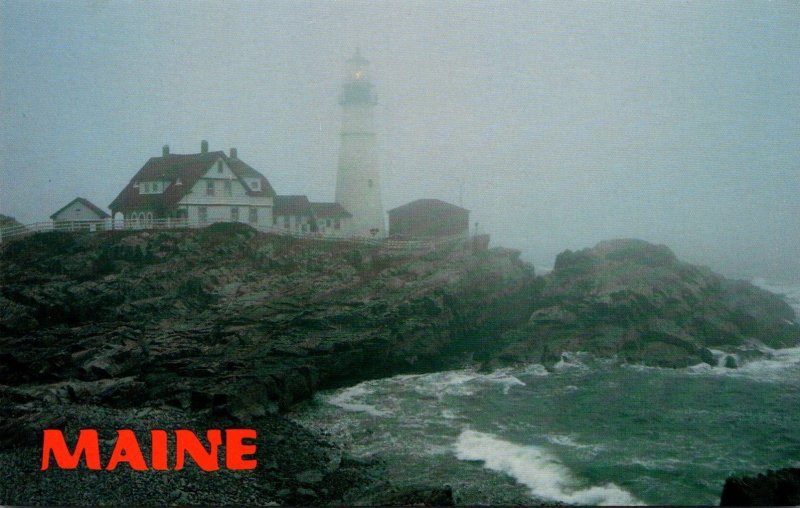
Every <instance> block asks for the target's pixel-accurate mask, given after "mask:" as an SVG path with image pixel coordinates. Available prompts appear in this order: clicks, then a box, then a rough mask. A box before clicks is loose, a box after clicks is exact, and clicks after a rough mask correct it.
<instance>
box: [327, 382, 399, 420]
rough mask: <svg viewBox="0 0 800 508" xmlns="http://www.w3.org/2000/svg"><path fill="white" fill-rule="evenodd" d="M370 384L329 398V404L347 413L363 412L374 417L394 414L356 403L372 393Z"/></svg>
mask: <svg viewBox="0 0 800 508" xmlns="http://www.w3.org/2000/svg"><path fill="white" fill-rule="evenodd" d="M368 383H369V382H367V383H360V384H357V385H355V386H352V387H350V388H346V389H344V390H342V391H340V392H338V393H336V394H334V395H332V396H331V397H329V398H328V399H327V402H328V403H330V404H333V405H334V406H338V407H340V408H342V409H344V410H346V411H353V412H363V413H368V414H371V415H373V416H389V415H390V414H392V413H391V412H390V411H385V410H383V409H378V408H376V407H375V406H373V405H371V404H365V403H363V402H357V401H356V400H357V399H359V398H363V397H364V396H366V395H369V394H371V393H372V390H370V388H369V386H368Z"/></svg>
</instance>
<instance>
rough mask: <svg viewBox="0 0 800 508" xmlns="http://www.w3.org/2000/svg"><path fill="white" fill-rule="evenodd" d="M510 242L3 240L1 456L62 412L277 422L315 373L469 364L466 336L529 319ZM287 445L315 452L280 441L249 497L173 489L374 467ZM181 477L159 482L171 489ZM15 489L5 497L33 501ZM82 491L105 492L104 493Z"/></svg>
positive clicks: (308, 489) (283, 491)
mask: <svg viewBox="0 0 800 508" xmlns="http://www.w3.org/2000/svg"><path fill="white" fill-rule="evenodd" d="M517 255H518V252H517V253H514V252H512V251H506V250H497V251H492V250H488V251H482V252H480V253H473V252H472V251H471V250H468V249H460V248H458V249H450V250H444V251H442V250H440V251H436V252H427V253H414V252H409V253H398V252H382V251H381V250H380V249H378V248H376V247H366V246H362V245H358V244H351V243H340V242H330V241H321V240H295V239H291V238H286V237H280V236H277V235H265V234H260V233H257V232H255V231H254V230H252V229H251V228H249V227H246V226H241V225H227V224H226V225H215V226H211V227H209V228H206V229H204V230H194V231H163V232H149V231H145V232H103V233H99V234H97V235H93V236H88V235H83V236H81V235H76V234H71V233H62V232H53V233H46V234H37V235H32V236H30V237H27V238H23V239H20V240H17V241H14V242H9V243H8V244H4V245H3V246H2V248H1V250H0V263H1V264H2V271H1V272H0V308H2V309H4V310H6V311H7V312H3V313H1V314H0V355H1V356H0V360H1V361H0V413H2V414H3V415H4V416H3V418H2V422H0V431H2V432H0V450H6V452H5V453H6V458H8V457H17V455H16V453H17V451H16V450H18V449H19V448H20V447H29V450H28V451H27V452H26V453H27V456H29V457H31V458H32V459H31V460H32V461H33V462H35V461H36V460H38V457H39V454H40V450H38V449H37V447H38V446H40V439H41V430H42V429H43V428H53V427H65V428H67V429H72V430H74V428H73V427H70V425H71V421H72V420H74V418H73V419H72V420H69V421H65V420H64V419H63V416H64V415H66V414H73V415H74V414H76V412H77V413H79V414H80V415H82V418H80V419H81V420H82V421H83V422H84V423H85V425H86V426H88V427H93V428H101V429H112V428H114V427H111V426H110V425H111V423H110V422H111V421H116V422H119V421H120V420H124V419H125V418H120V417H119V415H127V416H126V418H127V419H130V420H131V421H130V425H134V424H135V423H136V422H137V421H138V420H137V419H136V418H135V417H134V416H132V415H135V414H136V413H135V412H136V411H139V410H143V409H152V410H153V411H155V413H152V414H156V415H160V419H161V420H164V421H166V422H175V421H180V420H181V419H186V420H192V421H196V422H197V424H198V425H200V422H205V424H206V425H209V426H215V427H219V426H224V425H227V426H231V425H237V426H242V425H247V426H258V425H264V424H265V423H264V422H267V423H269V422H273V423H272V424H270V425H271V428H272V429H273V431H272V432H274V429H285V428H288V427H285V426H284V427H281V426H280V425H278V423H274V422H280V421H281V419H282V417H281V416H280V415H279V413H280V412H282V411H283V410H286V409H288V408H289V407H290V406H291V405H292V404H294V403H296V402H298V401H302V400H305V399H308V398H309V397H310V396H311V395H312V394H313V393H314V391H316V390H318V389H320V388H326V387H333V386H339V385H343V384H348V383H353V382H358V381H360V380H363V379H367V378H372V377H379V376H386V375H391V374H393V373H396V372H410V371H424V370H433V369H439V368H449V367H452V366H453V365H456V364H457V363H458V362H463V361H464V358H465V355H466V353H467V351H468V350H469V349H470V346H469V340H472V341H475V340H478V339H479V338H482V337H486V336H493V335H496V334H499V333H501V332H502V331H503V330H505V329H510V328H512V327H514V326H516V325H518V324H520V323H522V322H524V321H525V320H526V319H527V316H528V314H529V313H530V308H531V304H532V294H531V292H530V290H529V288H530V287H531V284H532V281H533V280H534V273H533V269H532V267H531V266H529V265H527V264H525V263H523V262H521V261H519V260H518V259H517ZM462 338H466V339H467V342H466V343H462V342H461V340H462ZM476 338H478V339H476ZM97 408H101V409H102V411H97V410H96V409H97ZM150 422H151V424H153V425H156V424H157V423H154V422H153V421H152V420H150ZM130 425H126V426H130ZM158 425H161V424H158ZM159 428H169V426H168V425H166V424H164V426H160V427H159ZM278 437H280V435H279V436H278ZM284 438H286V439H289V437H288V436H284ZM293 439H294V438H293ZM280 442H281V443H286V442H288V441H285V440H281V441H280ZM293 442H294V443H295V444H294V445H293V446H296V447H298V448H303V450H305V448H306V447H307V448H308V450H310V451H308V450H305V451H298V453H297V455H296V457H292V460H295V461H297V462H303V461H304V460H305V463H304V464H302V466H297V467H294V466H291V464H289V463H285V462H281V457H284V458H287V459H288V458H289V457H290V456H291V454H289V453H286V454H282V455H279V456H278V457H273V458H272V460H273V461H276V462H274V467H273V468H271V469H269V468H268V469H264V468H259V474H260V475H261V476H260V477H259V479H258V483H259V484H260V485H269V486H271V487H270V488H269V489H266V490H265V489H262V490H260V491H259V497H258V498H257V499H255V500H254V499H251V494H252V491H250V490H248V489H247V488H244V487H242V486H241V485H239V486H238V487H235V488H234V487H228V488H227V489H226V488H222V487H221V486H219V485H218V486H217V488H215V489H213V491H212V492H204V493H202V495H200V494H197V493H191V492H188V493H187V492H183V494H176V496H175V502H176V503H179V504H180V503H181V502H196V501H197V500H202V502H204V503H205V504H221V503H224V502H230V501H231V500H232V499H233V500H235V501H236V502H237V503H238V504H252V503H254V502H257V503H266V502H272V501H275V502H281V503H284V502H287V503H299V504H309V503H312V504H324V503H330V502H332V501H334V500H336V499H341V496H343V495H344V493H345V491H346V490H347V488H346V486H347V485H350V486H351V487H352V486H353V485H355V484H358V483H360V482H363V481H364V479H363V478H364V475H365V474H367V475H369V474H371V473H369V470H371V468H372V466H369V467H367V466H358V465H357V466H354V467H349V468H342V467H337V468H334V470H330V471H329V470H327V469H326V467H327V464H328V462H327V459H326V460H325V461H322V462H320V459H319V457H323V456H325V454H324V453H321V452H320V453H316V452H314V450H318V449H320V446H321V445H320V444H319V443H315V442H312V441H310V440H309V439H303V440H300V441H299V442H298V441H296V439H295V441H293ZM282 446H283V445H282ZM2 455H3V454H2V453H0V462H2ZM8 460H11V459H8ZM270 463H273V462H270ZM33 465H35V464H33V463H31V464H29V466H31V467H32V466H33ZM340 469H342V471H343V472H341V473H337V471H339V470H340ZM30 470H31V469H30V467H29V468H28V469H27V471H30ZM292 471H295V472H294V473H292V474H289V473H290V472H292ZM304 471H318V472H320V473H319V474H323V475H326V476H325V478H328V475H331V474H334V475H336V474H340V476H341V478H342V480H341V481H339V482H338V484H337V485H340V487H339V488H338V490H336V489H334V490H331V489H325V490H324V491H323V488H322V487H321V485H322V484H321V483H319V482H317V483H314V484H309V482H308V479H309V478H312V477H313V478H316V477H317V475H311V474H310V473H309V474H306V475H305V476H303V475H302V474H301V473H303V472H304ZM364 471H367V472H366V473H365V472H364ZM298 475H299V476H298ZM53 476H58V475H53ZM112 476H113V475H112ZM245 477H247V475H244V476H243V477H242V478H245ZM31 478H33V479H34V482H33V483H26V482H21V483H20V485H23V484H24V485H25V488H26V489H33V491H34V492H35V493H36V496H38V495H40V490H47V489H38V488H37V486H36V482H37V481H44V480H43V479H42V478H44V477H43V476H41V475H31ZM17 479H19V478H17ZM348 479H349V480H348ZM10 481H12V482H13V481H14V480H13V479H10ZM242 481H244V480H242ZM248 481H250V480H248ZM348 482H350V483H349V484H348ZM0 483H2V482H0ZM324 483H325V484H328V483H330V482H329V481H328V480H327V479H326V481H325V482H324ZM114 484H116V483H114ZM103 485H105V484H103ZM158 485H160V484H158ZM231 485H236V482H233V483H231ZM2 488H3V487H2V486H0V492H2V490H1V489H2ZM103 488H105V487H104V486H100V487H96V488H95V487H92V488H89V487H88V486H87V489H89V490H91V491H92V492H95V491H97V489H100V490H99V491H98V492H103ZM108 488H111V487H108ZM175 488H176V487H175V486H174V485H172V484H166V483H165V484H164V485H163V489H169V490H168V491H166V490H165V491H164V492H162V494H163V495H164V496H166V497H165V499H171V498H170V497H169V496H171V492H172V491H173V490H174V489H175ZM420 488H422V489H423V490H424V486H421V487H420ZM433 488H434V489H435V488H438V486H434V487H433ZM92 489H95V490H92ZM178 490H180V489H178ZM112 491H113V489H112ZM25 492H28V491H25ZM25 492H22V493H18V495H12V496H11V497H9V496H8V495H5V496H0V499H2V501H3V502H6V503H11V504H33V503H32V501H31V499H29V498H28V497H26V495H25ZM213 492H217V493H218V495H219V497H218V498H214V497H213V495H214V494H213ZM106 493H107V494H108V495H109V496H111V497H110V498H109V499H112V500H115V499H116V498H115V497H113V496H114V494H113V492H106ZM49 495H50V497H35V496H34V498H35V499H38V500H39V502H41V500H44V502H46V503H47V504H65V503H67V504H69V503H73V502H76V499H75V498H73V497H69V496H70V494H67V493H66V492H65V491H63V490H61V489H50V490H49ZM97 496H100V497H97ZM209 496H211V497H209ZM81 499H83V498H81ZM409 499H410V498H409ZM187 500H188V501H187ZM90 501H91V502H92V503H94V504H102V503H103V498H102V494H96V497H93V498H91V499H90ZM122 501H124V502H125V503H131V502H133V503H134V504H141V503H151V502H152V501H153V499H152V498H139V497H130V498H125V499H124V500H117V502H122Z"/></svg>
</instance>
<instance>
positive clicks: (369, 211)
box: [336, 49, 386, 237]
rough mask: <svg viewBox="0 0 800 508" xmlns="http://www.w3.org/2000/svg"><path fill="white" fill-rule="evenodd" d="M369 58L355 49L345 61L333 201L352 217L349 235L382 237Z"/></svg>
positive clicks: (379, 185)
mask: <svg viewBox="0 0 800 508" xmlns="http://www.w3.org/2000/svg"><path fill="white" fill-rule="evenodd" d="M368 65H369V61H367V60H366V59H365V58H364V57H362V56H361V52H360V51H359V50H358V49H356V53H355V55H354V56H353V57H352V58H350V59H348V60H347V61H346V65H345V81H344V86H343V88H342V95H341V96H340V99H339V104H341V106H342V131H341V144H340V147H339V166H338V170H337V173H336V202H337V203H339V204H340V205H342V207H343V208H344V209H345V210H347V211H348V212H350V213H351V214H352V216H353V218H352V222H351V225H350V230H349V231H348V233H349V234H351V235H357V236H369V237H384V236H386V225H385V220H384V215H383V203H382V201H381V180H380V173H379V171H378V156H377V148H376V145H375V126H374V118H375V104H376V103H377V100H376V98H375V92H374V90H373V85H372V83H371V82H370V80H369V75H368V74H367V66H368Z"/></svg>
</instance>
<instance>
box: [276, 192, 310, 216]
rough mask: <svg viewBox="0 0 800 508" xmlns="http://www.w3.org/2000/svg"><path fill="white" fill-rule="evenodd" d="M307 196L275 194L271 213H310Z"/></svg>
mask: <svg viewBox="0 0 800 508" xmlns="http://www.w3.org/2000/svg"><path fill="white" fill-rule="evenodd" d="M312 214H313V210H312V209H311V202H309V201H308V197H307V196H275V201H274V202H273V206H272V215H276V216H277V215H312Z"/></svg>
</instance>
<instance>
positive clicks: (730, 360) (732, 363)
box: [725, 355, 738, 369]
mask: <svg viewBox="0 0 800 508" xmlns="http://www.w3.org/2000/svg"><path fill="white" fill-rule="evenodd" d="M737 367H738V365H737V364H736V357H735V356H733V355H728V356H726V357H725V368H726V369H735V368H737Z"/></svg>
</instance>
